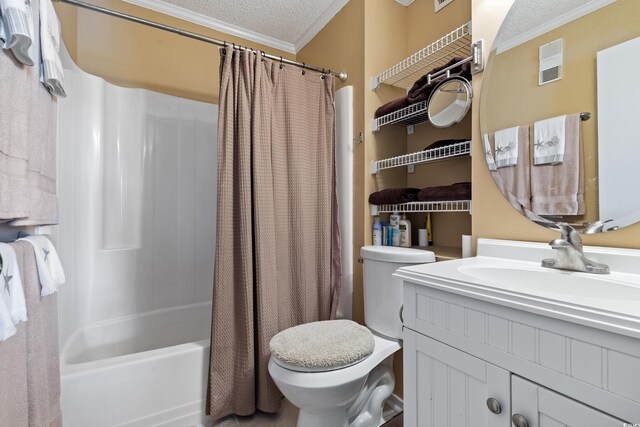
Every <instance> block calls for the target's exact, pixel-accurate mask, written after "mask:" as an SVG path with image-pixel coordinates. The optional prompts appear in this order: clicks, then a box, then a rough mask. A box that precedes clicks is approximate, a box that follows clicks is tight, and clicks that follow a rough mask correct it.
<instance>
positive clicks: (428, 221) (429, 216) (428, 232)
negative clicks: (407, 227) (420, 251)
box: [427, 212, 433, 246]
mask: <svg viewBox="0 0 640 427" xmlns="http://www.w3.org/2000/svg"><path fill="white" fill-rule="evenodd" d="M427 244H428V245H429V246H433V234H432V233H431V212H429V213H427Z"/></svg>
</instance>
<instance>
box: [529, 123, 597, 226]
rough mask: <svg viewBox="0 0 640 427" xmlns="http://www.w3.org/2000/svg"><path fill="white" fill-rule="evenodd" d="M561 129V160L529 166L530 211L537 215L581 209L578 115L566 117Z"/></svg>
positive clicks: (577, 212)
mask: <svg viewBox="0 0 640 427" xmlns="http://www.w3.org/2000/svg"><path fill="white" fill-rule="evenodd" d="M564 131H565V133H564V134H563V135H564V138H562V139H563V140H564V158H563V160H562V163H559V164H555V165H554V164H542V165H537V166H533V167H532V168H531V210H532V211H533V212H534V213H536V214H538V215H582V214H584V211H585V208H584V162H583V154H582V151H583V148H582V138H581V132H580V114H577V113H576V114H571V115H568V116H566V120H565V126H564ZM534 151H535V150H534Z"/></svg>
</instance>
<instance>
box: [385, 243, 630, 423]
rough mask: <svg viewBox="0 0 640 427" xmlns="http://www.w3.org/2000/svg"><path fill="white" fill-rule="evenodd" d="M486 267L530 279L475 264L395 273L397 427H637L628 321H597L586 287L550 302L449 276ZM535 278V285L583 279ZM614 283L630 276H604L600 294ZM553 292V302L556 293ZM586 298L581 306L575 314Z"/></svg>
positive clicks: (504, 264) (612, 315)
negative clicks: (399, 284)
mask: <svg viewBox="0 0 640 427" xmlns="http://www.w3.org/2000/svg"><path fill="white" fill-rule="evenodd" d="M486 244H487V243H486V242H485V245H486ZM494 246H495V245H494ZM535 249H536V251H537V252H536V257H539V255H540V253H539V249H540V248H538V247H536V248H535ZM542 249H544V248H543V247H542ZM512 252H514V253H518V251H516V250H514V251H512ZM542 255H545V254H544V253H542ZM634 256H635V255H634ZM637 256H640V252H639V253H638V254H637ZM491 263H493V265H496V266H498V267H496V269H498V270H499V269H500V268H502V269H503V270H502V271H503V272H504V271H507V270H505V269H506V268H508V269H511V270H509V271H513V269H515V268H518V269H522V271H525V270H526V269H527V268H530V269H531V270H530V271H533V269H535V268H541V267H539V261H538V262H537V263H535V264H534V263H530V264H527V263H526V262H523V261H522V260H502V259H498V258H492V257H476V258H466V259H461V260H455V261H448V262H443V263H435V264H432V265H424V266H411V267H403V268H401V269H399V270H398V271H397V272H396V273H395V275H396V276H397V277H400V278H401V279H402V280H403V283H404V312H403V315H404V316H403V317H404V333H403V341H404V344H403V346H404V405H405V406H404V411H405V416H404V419H405V425H406V426H408V427H431V426H433V427H448V426H451V427H458V426H464V427H466V426H473V427H476V426H478V427H479V426H491V427H509V426H516V427H523V426H528V427H560V426H571V427H574V426H575V427H609V426H611V427H614V426H615V427H623V426H624V423H628V424H629V425H631V426H633V425H636V424H637V425H640V310H638V311H637V316H632V314H633V313H632V312H631V311H626V312H607V311H604V310H602V309H601V308H600V307H601V306H600V305H598V304H600V303H599V302H598V301H600V300H602V299H604V298H605V297H604V296H600V295H595V294H593V292H595V288H594V290H591V291H590V292H591V293H590V294H589V295H587V299H585V298H584V295H579V298H574V297H573V296H567V297H566V299H565V300H563V301H560V300H557V301H553V300H552V299H551V298H550V297H549V295H550V294H546V295H542V294H539V295H533V294H526V293H525V292H524V291H523V290H522V288H519V287H518V285H517V284H515V283H507V284H505V285H504V286H502V287H499V286H498V285H496V286H493V285H492V286H489V281H488V280H487V281H484V282H483V281H482V280H478V281H474V280H473V279H471V278H469V277H468V276H465V275H463V274H460V272H465V271H471V269H470V268H475V269H476V271H480V270H478V269H477V267H478V266H481V265H482V266H486V265H489V264H491ZM634 263H635V265H638V264H637V260H636V259H635V258H634ZM438 264H439V265H438ZM483 268H484V267H483ZM482 271H486V270H482ZM547 271H548V274H549V275H548V276H544V275H545V274H547ZM499 272H500V270H499ZM536 272H537V273H539V274H540V277H541V278H545V279H546V280H547V281H555V280H559V281H562V280H574V279H575V278H576V277H577V278H579V279H581V280H585V281H587V280H588V277H585V276H581V275H578V276H576V275H573V276H571V275H572V273H566V272H560V271H556V270H548V269H542V270H536ZM534 273H535V272H534ZM625 274H626V273H625ZM634 274H635V273H634ZM583 277H585V278H584V279H582V278H583ZM619 277H623V278H628V277H631V276H629V275H626V276H625V275H620V276H616V275H615V274H613V273H612V274H611V275H609V276H607V277H606V278H604V279H602V280H603V281H605V282H606V281H609V282H608V283H605V282H603V286H613V281H614V280H618V278H619ZM598 280H600V279H598ZM633 280H635V279H633ZM565 283H568V282H565ZM578 283H582V282H578ZM639 283H640V282H639ZM547 284H548V283H547ZM552 284H553V285H554V286H555V283H552ZM557 286H558V289H559V290H560V292H561V291H562V290H563V288H562V286H563V284H562V283H560V282H558V285H557ZM540 287H541V289H544V290H546V289H548V288H549V287H545V286H543V285H541V286H540ZM550 289H555V288H550ZM564 289H566V288H564ZM638 292H640V289H639V290H638ZM558 298H559V297H558ZM589 298H593V300H594V303H593V305H592V306H586V305H585V301H588V299H589ZM609 298H610V299H614V298H617V297H616V295H615V294H614V293H610V294H609ZM627 302H628V300H627V301H625V302H624V304H626V303H627ZM578 303H580V304H578ZM632 304H639V306H640V299H638V300H636V301H633V302H632ZM634 307H635V306H634ZM634 325H635V326H634ZM489 399H493V400H491V401H490V403H491V404H490V405H488V404H487V401H488V400H489ZM497 405H499V407H500V409H499V410H498V409H497ZM514 416H515V417H516V418H515V419H514V418H513V417H514ZM525 422H526V424H525Z"/></svg>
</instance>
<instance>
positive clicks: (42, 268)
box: [18, 236, 66, 297]
mask: <svg viewBox="0 0 640 427" xmlns="http://www.w3.org/2000/svg"><path fill="white" fill-rule="evenodd" d="M18 241H25V242H29V243H31V245H32V246H33V252H34V254H35V256H36V264H37V265H38V277H39V278H40V284H41V285H42V292H41V295H42V296H43V297H44V296H47V295H51V294H52V293H54V292H56V291H57V290H58V287H59V286H60V285H62V284H64V282H65V280H66V279H65V277H64V270H63V269H62V264H61V263H60V258H58V253H57V252H56V248H55V247H54V246H53V243H51V240H49V239H47V238H46V237H45V236H28V237H24V238H22V239H19V240H18Z"/></svg>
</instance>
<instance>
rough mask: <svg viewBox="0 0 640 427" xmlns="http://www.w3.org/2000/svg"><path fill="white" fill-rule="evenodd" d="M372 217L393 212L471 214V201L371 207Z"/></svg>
mask: <svg viewBox="0 0 640 427" xmlns="http://www.w3.org/2000/svg"><path fill="white" fill-rule="evenodd" d="M370 206H371V215H378V214H380V213H392V212H407V213H408V212H469V213H471V200H453V201H440V202H437V201H436V202H411V203H400V204H397V205H370Z"/></svg>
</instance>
